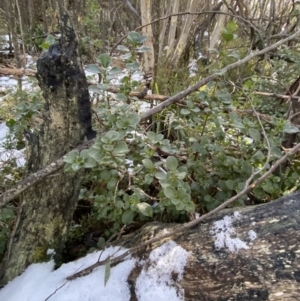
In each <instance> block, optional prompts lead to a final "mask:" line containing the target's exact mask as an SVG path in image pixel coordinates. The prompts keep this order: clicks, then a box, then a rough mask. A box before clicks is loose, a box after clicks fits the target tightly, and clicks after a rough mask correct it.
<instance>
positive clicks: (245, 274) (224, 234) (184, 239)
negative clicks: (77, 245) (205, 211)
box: [117, 192, 300, 301]
mask: <svg viewBox="0 0 300 301" xmlns="http://www.w3.org/2000/svg"><path fill="white" fill-rule="evenodd" d="M299 212H300V192H298V193H295V194H292V195H290V196H285V197H283V198H280V199H278V200H276V201H274V202H271V203H268V204H263V205H258V206H253V207H244V208H232V209H226V210H223V211H221V212H219V213H217V214H216V215H215V216H214V217H211V218H209V219H207V220H205V223H204V222H203V223H201V224H199V225H198V226H197V227H194V228H192V229H189V230H187V231H186V232H184V233H183V234H182V235H180V236H178V235H177V236H176V237H174V236H173V237H172V238H171V239H173V240H174V241H175V242H176V243H177V244H178V245H179V246H181V247H182V248H183V249H185V250H186V251H188V252H189V257H188V262H187V264H186V266H185V268H184V274H183V278H182V279H181V280H178V279H177V275H175V274H174V275H172V278H173V281H174V287H175V288H176V289H177V290H178V293H179V291H180V290H182V289H183V290H184V300H185V301H196V300H197V301H223V300H224V301H225V300H231V301H238V300H242V301H253V300H256V301H267V300H269V301H296V300H299V297H300V215H299ZM178 227H180V225H177V224H163V223H151V224H147V225H146V226H144V227H143V228H142V229H140V230H139V231H138V232H136V233H134V234H132V235H130V236H129V237H126V238H124V239H123V240H122V241H119V242H117V243H118V244H120V243H122V244H123V245H124V246H125V247H132V246H136V245H138V244H141V243H143V242H144V241H145V240H148V239H151V238H153V237H158V236H160V235H164V234H165V233H166V232H172V231H174V230H176V229H177V228H178ZM167 240H168V239H167ZM165 241H166V239H165V240H164V242H165ZM162 242H163V241H156V242H154V243H152V244H151V245H149V246H148V247H147V249H146V250H145V249H141V250H140V251H138V252H137V253H136V254H135V256H136V257H138V259H139V260H146V266H147V263H148V266H149V269H150V268H152V267H151V263H150V261H149V254H150V252H151V251H153V249H155V248H156V247H158V246H159V245H161V244H162ZM143 266H145V265H143ZM142 269H143V270H142ZM141 272H143V273H146V272H147V269H145V268H143V267H140V266H137V267H136V268H135V269H134V270H133V271H132V273H131V275H130V276H129V279H128V282H129V284H130V286H131V299H130V300H131V301H133V300H137V296H136V295H135V292H136V281H137V278H138V277H139V275H141ZM181 292H182V291H181Z"/></svg>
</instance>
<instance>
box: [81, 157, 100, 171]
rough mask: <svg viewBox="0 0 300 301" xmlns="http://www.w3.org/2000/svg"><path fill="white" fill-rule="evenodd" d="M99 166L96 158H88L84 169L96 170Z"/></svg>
mask: <svg viewBox="0 0 300 301" xmlns="http://www.w3.org/2000/svg"><path fill="white" fill-rule="evenodd" d="M96 165H97V162H96V160H95V159H94V158H92V157H88V158H87V160H86V161H85V162H84V165H83V167H85V168H94V167H95V166H96Z"/></svg>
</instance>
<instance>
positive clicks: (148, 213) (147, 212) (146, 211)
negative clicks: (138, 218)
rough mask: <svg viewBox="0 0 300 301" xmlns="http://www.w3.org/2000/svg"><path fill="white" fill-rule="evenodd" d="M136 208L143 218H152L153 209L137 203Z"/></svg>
mask: <svg viewBox="0 0 300 301" xmlns="http://www.w3.org/2000/svg"><path fill="white" fill-rule="evenodd" d="M137 208H138V210H139V211H140V213H142V214H143V215H144V216H149V217H152V216H153V208H152V207H151V206H150V205H149V204H147V203H139V204H137Z"/></svg>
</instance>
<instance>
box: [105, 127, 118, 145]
mask: <svg viewBox="0 0 300 301" xmlns="http://www.w3.org/2000/svg"><path fill="white" fill-rule="evenodd" d="M104 137H106V138H107V139H108V141H109V142H113V141H118V140H119V139H120V135H119V132H117V131H114V130H112V131H109V132H107V133H106V135H105V136H104ZM104 137H103V138H104ZM103 142H104V141H103Z"/></svg>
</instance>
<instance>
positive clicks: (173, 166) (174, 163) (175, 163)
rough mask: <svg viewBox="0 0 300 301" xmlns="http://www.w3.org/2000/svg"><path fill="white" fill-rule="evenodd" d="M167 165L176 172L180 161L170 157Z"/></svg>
mask: <svg viewBox="0 0 300 301" xmlns="http://www.w3.org/2000/svg"><path fill="white" fill-rule="evenodd" d="M166 165H167V167H168V169H169V170H172V171H174V170H176V169H177V166H178V161H177V159H176V158H175V157H173V156H169V157H168V158H167V160H166Z"/></svg>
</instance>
